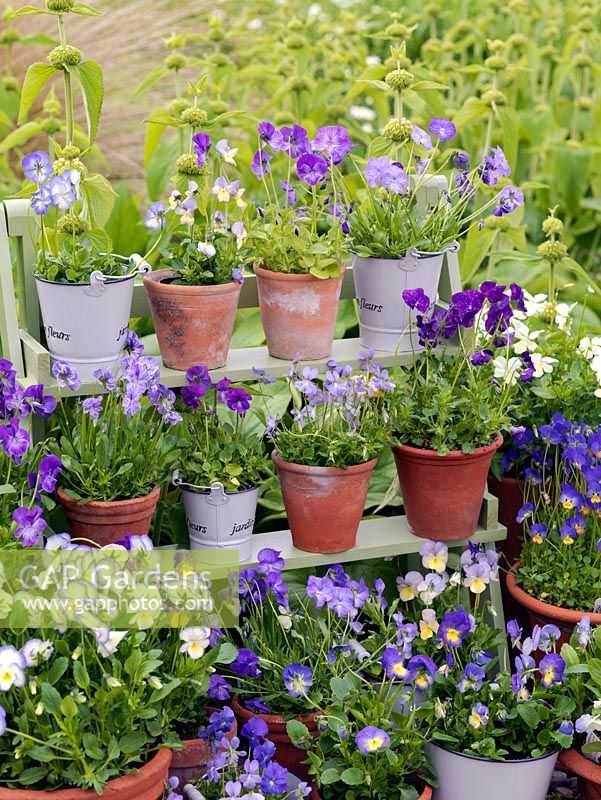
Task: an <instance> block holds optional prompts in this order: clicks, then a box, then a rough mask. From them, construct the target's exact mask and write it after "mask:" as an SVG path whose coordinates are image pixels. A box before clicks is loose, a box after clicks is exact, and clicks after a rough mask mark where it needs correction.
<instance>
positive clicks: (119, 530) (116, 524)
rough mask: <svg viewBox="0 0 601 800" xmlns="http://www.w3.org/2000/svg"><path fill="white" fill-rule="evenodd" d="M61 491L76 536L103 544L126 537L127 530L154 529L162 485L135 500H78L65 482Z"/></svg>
mask: <svg viewBox="0 0 601 800" xmlns="http://www.w3.org/2000/svg"><path fill="white" fill-rule="evenodd" d="M56 492H57V495H58V499H59V502H60V504H61V506H62V507H63V511H64V512H65V516H66V517H67V522H68V524H69V532H70V533H71V536H72V537H73V538H82V539H91V540H92V541H93V542H96V544H99V545H101V546H103V545H105V544H113V542H116V541H117V540H118V539H123V537H124V536H125V534H126V533H133V534H135V535H136V536H143V535H145V534H147V533H148V531H149V530H150V523H151V521H152V515H153V514H154V512H155V511H156V507H157V503H158V502H159V497H160V494H161V487H160V486H155V487H154V489H153V490H152V491H151V492H150V493H149V494H146V495H144V496H143V497H134V498H133V499H132V500H88V501H87V502H85V503H82V502H80V501H79V500H74V499H73V498H72V497H69V495H68V494H67V493H66V492H65V490H64V489H63V487H62V486H58V487H57V490H56Z"/></svg>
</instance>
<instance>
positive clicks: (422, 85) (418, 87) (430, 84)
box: [411, 81, 449, 92]
mask: <svg viewBox="0 0 601 800" xmlns="http://www.w3.org/2000/svg"><path fill="white" fill-rule="evenodd" d="M448 88H449V87H448V86H445V85H444V83H436V82H435V81H417V83H414V84H412V86H411V89H412V90H413V91H414V92H420V91H424V90H426V89H437V90H439V91H446V90H447V89H448Z"/></svg>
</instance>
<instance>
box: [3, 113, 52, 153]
mask: <svg viewBox="0 0 601 800" xmlns="http://www.w3.org/2000/svg"><path fill="white" fill-rule="evenodd" d="M9 123H10V120H9ZM41 131H42V128H41V127H40V124H39V123H38V122H26V123H25V124H24V125H21V127H19V128H15V130H14V131H11V132H10V133H9V134H8V136H7V137H6V139H3V140H2V142H1V143H0V153H6V152H8V151H9V150H12V149H13V147H20V146H21V145H22V144H25V142H27V141H29V139H33V137H34V136H37V135H38V134H39V133H41Z"/></svg>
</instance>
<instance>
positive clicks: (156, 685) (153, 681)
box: [148, 675, 163, 690]
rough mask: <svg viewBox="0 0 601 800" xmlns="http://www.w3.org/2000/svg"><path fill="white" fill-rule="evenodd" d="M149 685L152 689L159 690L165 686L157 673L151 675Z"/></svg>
mask: <svg viewBox="0 0 601 800" xmlns="http://www.w3.org/2000/svg"><path fill="white" fill-rule="evenodd" d="M148 685H149V686H150V687H151V688H152V689H157V690H158V689H162V688H163V682H162V681H161V680H160V679H159V678H157V676H156V675H151V676H150V677H149V678H148Z"/></svg>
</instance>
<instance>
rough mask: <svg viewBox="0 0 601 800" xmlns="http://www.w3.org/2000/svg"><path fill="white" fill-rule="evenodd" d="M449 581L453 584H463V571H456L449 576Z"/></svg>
mask: <svg viewBox="0 0 601 800" xmlns="http://www.w3.org/2000/svg"><path fill="white" fill-rule="evenodd" d="M449 583H450V584H451V586H461V573H460V572H454V573H453V574H452V575H451V577H450V578H449Z"/></svg>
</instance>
